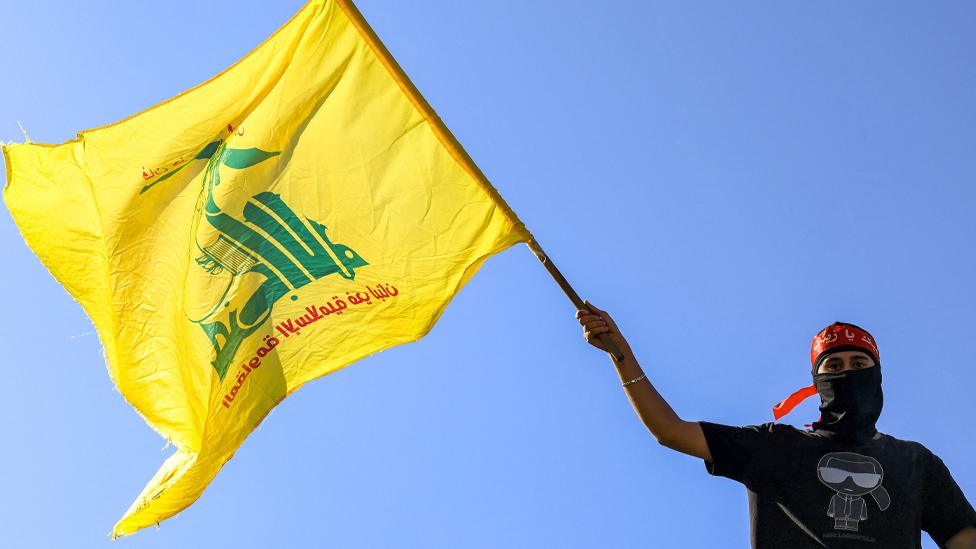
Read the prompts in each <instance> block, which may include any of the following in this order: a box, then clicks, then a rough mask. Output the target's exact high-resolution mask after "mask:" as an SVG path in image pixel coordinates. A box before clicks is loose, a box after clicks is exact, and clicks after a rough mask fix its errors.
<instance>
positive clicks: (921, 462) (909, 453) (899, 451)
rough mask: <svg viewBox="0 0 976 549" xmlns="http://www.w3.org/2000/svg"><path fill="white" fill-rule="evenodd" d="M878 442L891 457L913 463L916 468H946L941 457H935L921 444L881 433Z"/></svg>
mask: <svg viewBox="0 0 976 549" xmlns="http://www.w3.org/2000/svg"><path fill="white" fill-rule="evenodd" d="M878 442H880V443H881V444H882V445H883V446H884V447H885V452H886V453H888V454H889V455H890V456H891V457H896V458H899V459H902V460H904V461H908V462H912V463H914V464H915V465H916V466H921V467H924V468H925V469H930V468H933V467H935V468H938V467H944V465H943V464H942V460H941V459H939V456H937V455H935V454H934V453H933V452H932V451H931V450H929V449H928V448H927V447H926V446H925V445H924V444H922V443H921V442H918V441H915V440H906V439H901V438H897V437H894V436H891V435H889V434H886V433H880V432H879V433H878Z"/></svg>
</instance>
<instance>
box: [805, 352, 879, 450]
mask: <svg viewBox="0 0 976 549" xmlns="http://www.w3.org/2000/svg"><path fill="white" fill-rule="evenodd" d="M813 382H814V383H813V384H814V386H815V387H816V389H817V393H819V394H820V420H819V421H817V422H815V423H814V424H813V428H814V430H819V431H826V432H829V433H832V434H837V435H842V436H846V437H854V438H860V437H869V436H872V435H874V433H875V432H877V431H876V430H875V427H874V424H875V423H876V422H877V421H878V418H879V417H880V416H881V408H882V407H883V406H884V393H883V392H882V391H881V367H880V366H874V367H872V368H864V369H862V370H848V371H846V372H840V373H836V374H815V375H814V376H813Z"/></svg>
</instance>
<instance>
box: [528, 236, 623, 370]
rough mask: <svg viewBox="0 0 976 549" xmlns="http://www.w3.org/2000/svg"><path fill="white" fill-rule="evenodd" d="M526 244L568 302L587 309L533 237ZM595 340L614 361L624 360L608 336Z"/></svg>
mask: <svg viewBox="0 0 976 549" xmlns="http://www.w3.org/2000/svg"><path fill="white" fill-rule="evenodd" d="M527 244H528V245H529V249H530V250H532V253H534V254H535V256H536V257H537V258H539V261H541V262H542V265H543V266H544V267H545V268H546V270H547V271H549V274H550V275H552V278H554V279H555V280H556V284H559V287H560V288H562V289H563V291H564V292H566V296H567V297H569V300H570V301H572V302H573V305H574V306H576V308H577V309H584V310H585V309H586V308H587V307H586V305H585V304H584V303H583V300H582V299H580V296H579V294H577V293H576V290H574V289H573V287H572V286H571V285H570V284H569V281H568V280H566V277H564V276H563V274H562V273H561V272H559V269H557V268H556V265H555V264H553V262H552V260H551V259H549V256H548V255H546V252H545V251H543V249H542V246H540V245H539V243H538V242H537V241H536V240H535V237H533V238H530V239H529V241H528V242H527ZM597 339H599V340H600V343H602V344H603V346H604V347H606V349H607V352H608V353H610V356H612V357H613V360H614V361H616V362H620V361H621V360H623V359H624V353H623V352H622V351H621V350H620V348H618V347H617V344H616V343H614V342H613V340H612V339H610V336H608V335H607V334H600V335H599V336H597Z"/></svg>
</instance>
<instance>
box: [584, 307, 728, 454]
mask: <svg viewBox="0 0 976 549" xmlns="http://www.w3.org/2000/svg"><path fill="white" fill-rule="evenodd" d="M586 306H587V309H588V310H584V309H580V310H578V311H577V312H576V318H577V319H578V320H579V321H580V324H582V325H583V330H584V332H583V336H584V337H585V338H586V340H587V341H588V342H590V344H592V345H593V346H595V347H597V348H598V349H602V350H604V351H606V350H607V347H606V346H605V345H604V344H603V343H602V342H601V338H606V337H609V338H611V340H612V341H613V342H614V343H615V344H616V346H617V348H619V349H620V350H621V351H622V352H623V355H624V358H623V359H622V360H620V361H619V362H618V361H616V360H614V359H613V356H612V355H611V356H610V359H611V361H613V365H614V367H615V368H616V369H617V375H618V376H619V377H620V383H621V384H622V385H623V386H624V391H625V392H626V393H627V398H628V399H629V400H630V404H631V405H632V406H633V407H634V411H635V412H637V416H638V417H640V419H641V421H642V422H644V425H645V426H647V428H648V430H650V431H651V434H652V435H654V438H656V439H657V441H658V442H659V443H661V444H663V445H665V446H667V447H668V448H672V449H674V450H677V451H679V452H683V453H685V454H688V455H691V456H695V457H699V458H702V459H704V460H708V461H711V459H712V456H711V453H710V452H709V450H708V441H707V440H705V434H704V432H703V431H702V428H701V425H700V424H699V423H696V422H692V421H684V420H682V419H681V418H680V417H678V414H676V413H675V412H674V410H673V409H672V408H671V405H670V404H668V402H667V401H666V400H664V397H662V396H661V394H660V393H658V392H657V389H655V388H654V385H652V384H651V382H650V380H648V379H647V377H646V376H645V374H644V372H643V370H641V367H640V364H638V363H637V359H636V358H635V357H634V353H633V351H631V349H630V345H628V344H627V340H626V339H624V337H623V335H621V334H620V331H619V330H618V329H617V325H616V324H615V323H614V322H613V319H611V318H610V316H609V315H608V314H607V313H606V311H601V310H600V309H597V308H596V307H594V306H592V305H591V304H589V303H586ZM604 334H605V335H604Z"/></svg>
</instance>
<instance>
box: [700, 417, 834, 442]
mask: <svg viewBox="0 0 976 549" xmlns="http://www.w3.org/2000/svg"><path fill="white" fill-rule="evenodd" d="M698 423H699V424H700V425H701V428H702V431H703V432H704V433H705V438H706V439H713V438H718V437H731V438H735V439H740V440H742V439H745V440H755V441H759V440H762V441H768V442H781V443H784V444H786V443H795V442H798V441H802V440H804V439H807V438H809V437H811V436H816V435H814V434H813V433H812V432H811V431H806V430H801V429H797V428H796V427H793V426H792V425H786V424H782V423H775V422H769V423H761V424H758V425H743V426H736V425H722V424H720V423H711V422H708V421H700V422H698Z"/></svg>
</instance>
